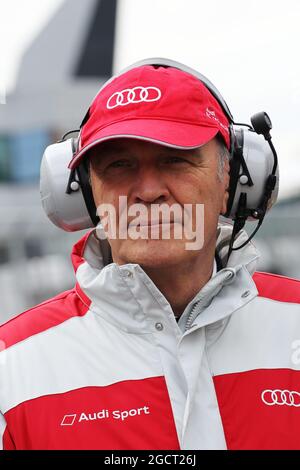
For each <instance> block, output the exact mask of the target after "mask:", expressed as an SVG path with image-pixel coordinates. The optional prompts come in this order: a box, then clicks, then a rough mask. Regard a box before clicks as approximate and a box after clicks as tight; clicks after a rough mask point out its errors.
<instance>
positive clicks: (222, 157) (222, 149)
mask: <svg viewBox="0 0 300 470" xmlns="http://www.w3.org/2000/svg"><path fill="white" fill-rule="evenodd" d="M216 140H217V144H218V157H219V162H218V177H219V179H220V180H221V181H222V179H223V176H224V168H225V165H226V163H229V160H230V152H229V150H228V148H227V146H226V144H225V142H224V140H223V138H222V137H220V136H219V135H217V137H216Z"/></svg>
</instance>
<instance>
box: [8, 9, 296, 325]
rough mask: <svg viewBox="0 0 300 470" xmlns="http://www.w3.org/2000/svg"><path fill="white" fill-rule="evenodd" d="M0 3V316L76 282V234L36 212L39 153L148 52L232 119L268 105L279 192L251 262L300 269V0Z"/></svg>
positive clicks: (278, 269)
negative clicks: (175, 66)
mask: <svg viewBox="0 0 300 470" xmlns="http://www.w3.org/2000/svg"><path fill="white" fill-rule="evenodd" d="M0 7H1V28H0V58H1V59H0V323H2V322H4V321H6V320H7V319H8V318H10V317H11V316H14V315H16V314H18V313H20V312H22V311H24V310H25V309H27V308H30V307H31V306H33V305H35V304H37V303H39V302H41V301H43V300H45V299H47V298H49V297H51V296H52V295H55V294H57V293H59V292H61V291H63V290H65V289H68V288H70V287H71V286H72V285H73V283H74V275H73V270H72V266H71V263H70V251H71V248H72V245H73V243H74V242H75V241H77V240H78V239H79V238H80V237H81V235H83V233H81V232H79V233H65V232H62V231H61V230H59V229H58V228H56V227H55V226H54V225H52V224H51V223H50V222H49V221H48V219H47V218H46V216H45V215H44V213H43V211H42V208H41V204H40V196H39V170H40V161H41V158H42V154H43V151H44V149H45V147H46V146H47V145H48V144H50V143H53V142H55V141H57V140H58V139H59V138H60V137H61V136H62V135H63V134H64V133H65V132H67V131H68V130H70V129H77V128H78V127H79V125H80V122H81V121H82V118H83V116H84V115H85V113H86V110H87V108H88V105H89V103H90V101H91V100H92V98H93V97H94V96H95V94H96V93H97V91H98V89H99V88H100V86H101V85H102V83H103V82H104V81H105V80H107V78H108V77H109V76H111V74H112V73H114V72H117V71H119V70H120V69H122V68H123V67H126V66H127V65H129V64H131V63H133V62H134V61H136V60H139V59H143V58H146V57H155V56H156V57H157V56H160V57H169V58H172V59H175V60H178V61H181V62H183V63H185V64H187V65H189V66H191V67H194V68H195V69H197V70H198V71H199V72H201V73H203V74H204V75H206V76H207V77H208V78H209V79H210V80H211V81H212V82H213V83H214V84H215V85H216V86H217V87H218V88H219V90H220V91H221V93H222V95H223V96H224V97H225V99H226V101H227V103H228V104H229V106H230V109H231V111H232V113H233V115H234V117H235V120H236V121H237V122H248V123H249V122H250V116H251V115H252V114H255V113H256V112H258V111H262V110H265V111H267V112H268V113H269V115H270V116H271V119H272V121H273V142H274V144H275V146H276V148H277V151H278V154H279V165H280V193H279V202H278V203H277V205H276V206H275V208H273V210H272V211H271V213H270V214H269V215H268V216H267V218H266V220H265V222H264V225H263V227H262V228H261V229H260V231H259V232H258V234H257V236H256V238H255V240H256V241H255V244H256V245H257V247H258V248H259V249H260V251H261V252H262V258H261V261H260V266H259V268H260V270H267V271H272V272H275V273H278V274H284V275H287V276H291V277H298V278H300V246H299V245H300V243H299V242H300V143H299V132H300V119H299V107H300V80H299V75H300V61H299V46H300V28H299V22H300V2H299V1H298V0H286V1H285V2H274V0H264V2H261V0H249V1H248V2H243V3H241V2H240V0H227V1H225V2H220V1H218V0H209V2H208V1H204V0H203V1H202V0H188V1H185V0H163V1H161V0H43V1H42V2H41V1H40V0H26V2H23V1H22V0H9V1H7V0H0ZM248 230H249V227H248ZM251 230H252V227H250V231H251Z"/></svg>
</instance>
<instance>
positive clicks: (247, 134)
mask: <svg viewBox="0 0 300 470" xmlns="http://www.w3.org/2000/svg"><path fill="white" fill-rule="evenodd" d="M243 155H244V159H245V162H246V165H247V167H248V170H249V173H250V175H251V178H252V180H253V183H254V185H253V186H248V185H247V184H241V182H240V180H239V181H238V183H237V188H236V193H235V197H234V201H233V204H232V208H231V211H230V216H229V217H230V218H234V216H235V213H236V210H237V205H238V202H239V199H240V195H241V193H246V194H247V208H249V209H256V208H258V207H259V204H260V202H261V199H262V197H263V194H264V189H265V184H266V181H267V178H268V176H269V175H270V174H271V173H272V169H273V164H274V156H273V153H272V151H271V149H270V146H269V144H268V142H266V140H265V139H264V137H263V136H261V135H257V134H256V133H255V132H252V131H250V130H248V129H246V130H244V146H243ZM240 175H242V168H241V170H240ZM276 175H277V182H276V186H275V188H274V190H273V192H272V196H271V199H270V201H269V204H268V209H270V208H271V207H272V206H273V204H275V202H276V200H277V196H278V189H279V172H278V167H277V172H276ZM242 181H243V178H242ZM249 220H256V219H254V218H251V217H250V218H249Z"/></svg>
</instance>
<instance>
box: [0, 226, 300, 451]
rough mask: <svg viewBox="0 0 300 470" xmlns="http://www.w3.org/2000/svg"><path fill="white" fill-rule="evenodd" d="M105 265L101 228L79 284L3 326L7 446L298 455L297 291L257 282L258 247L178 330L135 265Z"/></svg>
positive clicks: (218, 276) (283, 282) (79, 259)
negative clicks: (259, 451)
mask: <svg viewBox="0 0 300 470" xmlns="http://www.w3.org/2000/svg"><path fill="white" fill-rule="evenodd" d="M218 231H219V234H218V245H219V246H223V249H222V250H221V251H220V256H221V257H222V256H224V254H225V252H226V247H225V248H224V244H225V241H224V240H226V239H228V237H229V231H230V228H229V227H227V226H222V227H219V230H218ZM241 237H244V234H241ZM103 258H104V250H101V249H100V245H99V241H98V240H97V239H96V237H95V232H94V231H92V232H90V233H88V234H87V235H86V236H85V237H84V238H83V239H82V240H80V241H79V242H78V243H77V245H75V247H74V251H73V263H74V267H75V270H76V277H77V284H76V287H75V288H74V289H73V290H71V291H68V292H64V293H62V294H60V295H58V296H57V297H55V298H53V299H51V300H49V301H47V302H44V303H43V304H41V305H39V306H37V307H35V308H33V309H31V310H29V311H27V312H25V313H23V314H21V315H19V316H18V317H16V318H14V319H12V320H11V321H9V322H8V323H6V324H4V325H2V326H1V327H0V350H1V353H0V411H1V414H0V445H1V446H2V447H3V448H4V449H226V448H228V449H299V448H300V433H299V427H300V372H299V369H300V306H299V301H300V283H299V281H296V280H292V279H288V278H284V277H280V276H275V275H270V274H264V273H256V274H254V276H253V272H254V270H255V263H256V259H257V253H256V250H255V248H254V247H253V245H252V244H248V245H247V246H246V247H245V248H244V249H243V250H241V251H240V252H239V251H237V252H233V254H232V255H231V257H230V260H229V263H228V265H227V267H226V268H224V269H222V270H220V271H219V272H218V273H215V275H213V276H212V278H211V279H210V281H209V282H208V283H207V284H206V285H205V286H204V287H203V289H202V290H201V291H200V292H199V293H198V294H197V296H196V297H195V298H194V299H193V301H192V302H190V304H189V305H188V306H187V307H186V309H185V311H184V313H183V315H182V317H181V318H180V320H179V322H178V323H177V322H176V320H175V317H174V314H173V312H172V309H171V307H170V304H169V303H168V302H167V300H166V299H165V297H164V296H163V295H162V293H161V292H160V291H159V290H158V289H157V287H156V286H155V285H154V284H153V282H152V281H151V279H150V278H149V277H148V276H147V275H146V274H145V272H144V271H143V270H142V269H141V267H140V266H139V265H135V264H127V265H123V266H118V265H116V264H115V263H110V264H108V265H105V262H104V260H103Z"/></svg>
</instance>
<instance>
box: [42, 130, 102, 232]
mask: <svg viewBox="0 0 300 470" xmlns="http://www.w3.org/2000/svg"><path fill="white" fill-rule="evenodd" d="M72 154H73V150H72V139H68V140H66V141H64V142H60V143H57V144H53V145H50V146H49V147H47V149H46V150H45V153H44V155H43V158H42V163H41V178H40V194H41V200H42V206H43V209H44V211H45V213H46V215H47V216H48V217H49V219H50V220H51V221H52V222H53V223H54V224H55V225H56V226H57V227H59V228H61V229H63V230H65V231H67V232H75V231H77V230H84V229H87V228H90V227H93V223H92V221H91V219H90V216H89V214H88V211H87V208H86V205H85V202H84V199H83V195H82V192H81V189H80V186H79V187H78V190H77V191H74V192H72V193H71V194H66V189H67V185H68V181H69V177H70V170H69V169H68V164H69V162H70V160H71V158H72Z"/></svg>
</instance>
